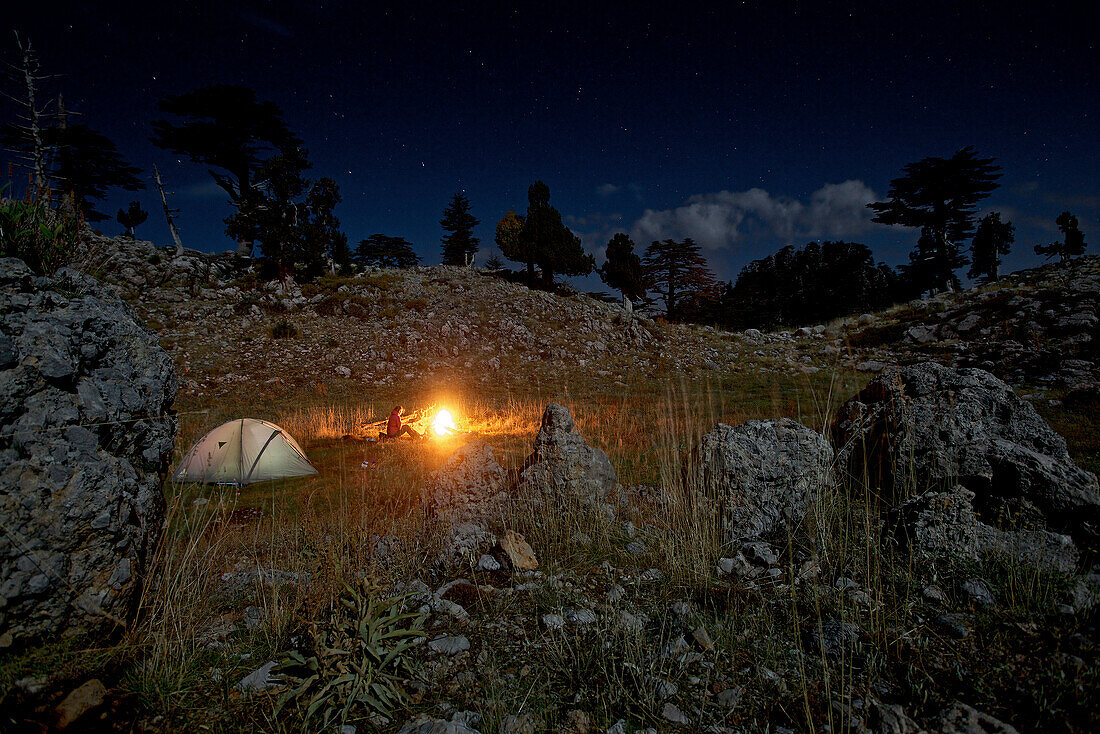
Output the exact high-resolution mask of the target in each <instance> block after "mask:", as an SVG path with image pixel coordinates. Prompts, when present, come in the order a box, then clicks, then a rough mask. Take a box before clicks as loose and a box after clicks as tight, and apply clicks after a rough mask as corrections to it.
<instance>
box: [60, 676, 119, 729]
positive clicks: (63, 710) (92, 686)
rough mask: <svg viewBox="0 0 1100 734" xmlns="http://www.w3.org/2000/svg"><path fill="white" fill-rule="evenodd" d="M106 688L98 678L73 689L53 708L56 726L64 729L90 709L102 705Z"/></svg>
mask: <svg viewBox="0 0 1100 734" xmlns="http://www.w3.org/2000/svg"><path fill="white" fill-rule="evenodd" d="M106 695H107V689H106V688H105V687H104V686H103V684H102V683H101V682H100V681H99V679H98V678H92V679H91V680H90V681H88V682H87V683H85V684H84V685H82V686H80V687H79V688H77V689H75V690H73V691H72V692H71V693H70V694H69V695H68V696H65V698H64V700H62V701H61V703H59V704H58V705H57V707H56V708H55V709H54V711H56V712H57V728H59V729H64V728H66V727H68V726H69V725H70V724H72V723H73V722H74V721H76V720H77V719H79V718H80V717H81V716H83V715H84V714H86V713H88V712H89V711H91V710H92V709H94V708H96V707H98V706H102V705H103V698H104V697H105V696H106Z"/></svg>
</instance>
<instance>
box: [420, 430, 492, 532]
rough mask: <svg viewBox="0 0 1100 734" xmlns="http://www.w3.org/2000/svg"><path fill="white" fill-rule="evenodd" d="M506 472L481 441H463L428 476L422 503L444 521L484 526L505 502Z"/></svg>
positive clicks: (488, 447) (422, 491) (421, 497)
mask: <svg viewBox="0 0 1100 734" xmlns="http://www.w3.org/2000/svg"><path fill="white" fill-rule="evenodd" d="M507 485H508V478H507V472H505V471H504V468H503V467H501V465H500V464H498V463H497V460H496V458H495V457H494V456H493V448H492V447H491V446H489V445H488V444H486V443H483V442H481V441H470V442H469V443H466V444H465V445H463V446H462V447H461V448H459V449H458V450H457V451H455V452H454V453H453V454H451V456H450V458H448V459H447V461H446V462H444V464H443V466H441V467H440V468H439V469H437V470H436V471H434V472H432V474H431V475H430V476H429V477H428V481H427V483H426V484H425V486H424V489H423V490H421V493H420V500H421V504H422V505H423V506H424V507H425V508H426V509H427V510H428V512H429V513H430V514H433V515H435V516H437V517H439V518H441V519H443V520H445V521H447V522H450V523H453V524H458V523H476V524H479V525H482V526H485V525H487V523H488V522H489V520H490V518H495V517H497V516H498V515H499V509H500V507H501V506H502V505H503V504H504V503H506V502H507V501H508V493H507V489H508V486H507Z"/></svg>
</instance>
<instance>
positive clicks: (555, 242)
mask: <svg viewBox="0 0 1100 734" xmlns="http://www.w3.org/2000/svg"><path fill="white" fill-rule="evenodd" d="M527 202H528V206H527V216H526V217H524V219H523V229H522V230H521V231H520V235H519V240H520V249H521V251H523V252H524V253H525V259H526V260H527V261H528V262H533V263H534V264H535V265H538V266H539V270H541V271H542V287H543V288H546V289H548V290H549V289H550V288H552V287H553V286H554V274H555V273H558V274H561V275H588V274H589V273H591V272H592V269H593V268H594V267H595V266H596V263H595V260H594V258H593V257H592V256H591V255H588V254H586V253H585V251H584V248H583V247H581V240H580V238H579V237H577V236H576V235H575V234H573V233H572V232H571V231H570V230H569V228H568V227H566V226H565V225H564V224H563V223H562V221H561V214H560V213H559V212H558V210H557V209H555V208H554V207H552V206H550V187H549V186H547V185H546V184H545V183H543V182H542V181H536V182H535V183H533V184H531V186H530V187H529V188H528V189H527ZM505 256H506V257H508V256H507V254H506V255H505ZM509 259H511V258H510V257H509ZM528 272H529V273H530V272H531V271H530V269H529V270H528Z"/></svg>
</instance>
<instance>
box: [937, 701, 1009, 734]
mask: <svg viewBox="0 0 1100 734" xmlns="http://www.w3.org/2000/svg"><path fill="white" fill-rule="evenodd" d="M937 723H938V725H939V728H938V729H937V730H936V731H938V732H940V733H941V734H1019V733H1018V732H1017V731H1016V728H1015V727H1014V726H1011V725H1010V724H1006V723H1004V722H1003V721H998V720H997V719H995V718H993V717H992V716H990V715H989V714H984V713H982V712H981V711H978V710H977V709H975V708H973V707H971V706H967V705H966V704H965V703H961V702H959V701H955V702H954V703H952V704H951V705H950V706H948V707H947V708H946V709H944V710H943V711H942V712H941V713H940V715H939V720H938V722H937Z"/></svg>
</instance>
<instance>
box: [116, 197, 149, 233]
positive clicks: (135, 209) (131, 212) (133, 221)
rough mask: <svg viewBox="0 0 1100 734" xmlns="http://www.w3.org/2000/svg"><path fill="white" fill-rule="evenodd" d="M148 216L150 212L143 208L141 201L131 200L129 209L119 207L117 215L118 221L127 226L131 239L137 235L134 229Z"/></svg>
mask: <svg viewBox="0 0 1100 734" xmlns="http://www.w3.org/2000/svg"><path fill="white" fill-rule="evenodd" d="M148 218H149V212H147V211H145V210H144V209H142V208H141V202H137V201H131V202H130V206H129V207H128V208H127V209H119V210H118V214H116V215H115V219H116V220H117V221H118V223H119V224H121V225H122V226H123V227H125V228H126V234H127V235H128V236H129V237H130V239H134V237H135V236H136V235H135V234H134V230H135V229H137V227H138V225H140V224H142V223H144V222H145V220H146V219H148Z"/></svg>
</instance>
